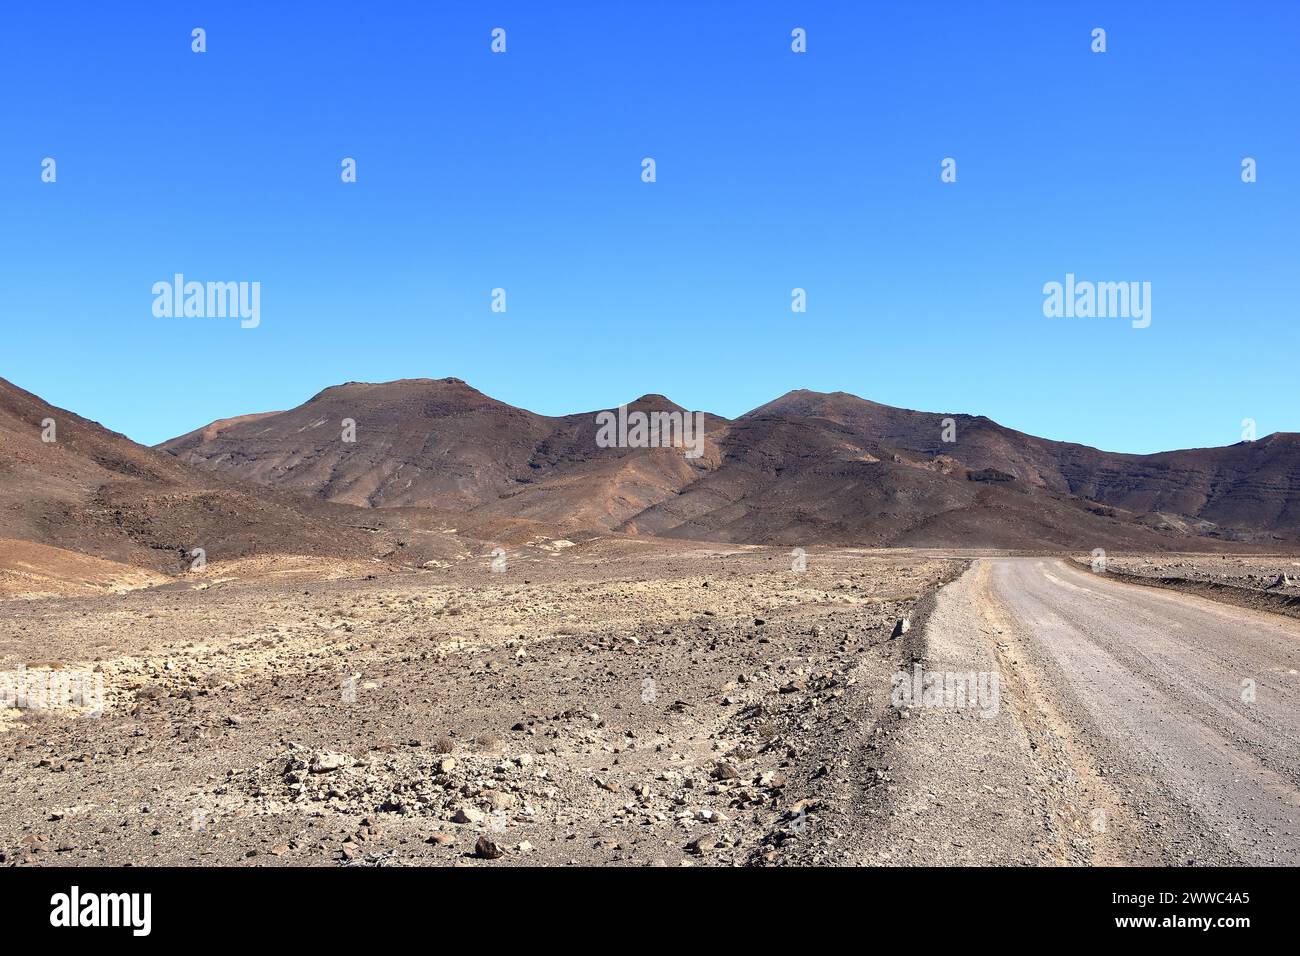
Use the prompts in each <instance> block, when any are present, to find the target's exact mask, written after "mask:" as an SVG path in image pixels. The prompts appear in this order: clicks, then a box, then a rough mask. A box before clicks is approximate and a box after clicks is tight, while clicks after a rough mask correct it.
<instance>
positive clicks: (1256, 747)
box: [895, 558, 1300, 865]
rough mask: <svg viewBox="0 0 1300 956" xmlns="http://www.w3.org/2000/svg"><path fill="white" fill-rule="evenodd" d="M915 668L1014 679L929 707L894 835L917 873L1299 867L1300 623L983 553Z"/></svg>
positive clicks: (918, 712)
mask: <svg viewBox="0 0 1300 956" xmlns="http://www.w3.org/2000/svg"><path fill="white" fill-rule="evenodd" d="M918 659H919V662H920V663H922V664H923V665H924V667H925V668H927V669H928V670H929V671H930V672H931V673H932V674H935V673H938V674H945V673H953V672H970V671H975V672H987V673H996V674H997V675H998V677H999V680H1000V683H999V690H1000V694H999V695H998V699H997V700H996V704H997V706H996V712H995V713H993V712H991V711H992V710H993V708H990V707H989V706H987V705H988V703H989V702H988V701H987V700H983V701H980V704H981V708H976V707H970V706H967V707H961V706H952V703H951V702H949V703H948V704H947V705H946V706H945V705H943V704H942V703H941V702H940V703H939V704H934V705H932V706H917V707H915V708H914V709H913V710H912V711H911V713H912V714H914V715H915V716H914V719H912V720H911V721H910V722H909V726H908V730H907V734H908V738H907V740H906V741H905V745H904V746H903V747H902V748H901V750H900V754H901V758H900V759H902V761H903V763H904V764H905V766H904V768H903V772H902V773H900V774H899V778H900V779H902V780H906V781H909V783H908V785H907V786H906V787H903V788H901V789H902V791H903V792H901V793H900V794H899V797H898V805H899V810H898V814H897V815H898V818H899V819H898V820H897V822H896V823H895V827H896V828H897V829H898V830H899V835H900V839H901V840H903V841H905V842H906V843H907V844H908V845H910V846H911V851H910V852H905V853H904V856H905V857H910V858H911V859H913V860H914V861H915V862H934V863H944V862H970V863H979V862H993V863H1039V864H1041V863H1051V862H1055V863H1121V864H1122V863H1169V864H1182V865H1188V864H1195V865H1203V864H1212V863H1223V864H1233V863H1255V864H1283V865H1286V864H1290V865H1295V864H1297V863H1300V675H1298V674H1297V670H1298V669H1300V624H1298V623H1296V622H1293V621H1288V620H1287V619H1285V618H1282V617H1278V616H1275V615H1269V614H1264V613H1259V612H1253V611H1246V610H1243V609H1240V608H1235V607H1228V606H1224V605H1220V604H1217V603H1215V602H1212V601H1208V600H1205V599H1202V598H1197V597H1191V596H1187V595H1182V594H1178V593H1174V592H1171V591H1164V590H1157V589H1152V588H1146V587H1142V586H1137V585H1132V584H1125V583H1120V582H1117V581H1114V580H1113V579H1108V578H1106V577H1105V576H1104V575H1098V574H1093V573H1090V572H1088V571H1087V570H1085V569H1081V568H1079V567H1078V566H1076V565H1074V564H1072V563H1071V562H1068V561H1063V560H1053V559H1044V558H995V559H984V560H980V561H978V562H976V563H975V564H974V566H973V567H972V568H971V569H970V570H969V571H968V572H967V573H966V574H965V575H964V576H963V577H962V578H961V579H960V580H959V581H957V582H955V583H954V584H952V585H950V586H949V587H948V588H947V589H945V590H944V591H943V592H942V593H941V594H940V595H939V599H938V606H937V608H936V610H935V613H934V615H933V617H932V619H931V621H930V623H929V626H928V627H927V629H926V634H925V640H924V648H923V649H922V650H921V651H920V653H918Z"/></svg>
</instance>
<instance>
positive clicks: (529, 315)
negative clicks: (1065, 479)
mask: <svg viewBox="0 0 1300 956" xmlns="http://www.w3.org/2000/svg"><path fill="white" fill-rule="evenodd" d="M297 6H298V5H291V4H266V3H210V4H200V3H193V4H187V3H168V4H150V5H147V4H143V3H139V4H135V3H123V4H120V5H119V4H100V3H95V4H90V3H82V4H78V3H70V4H63V5H60V7H59V11H58V15H57V16H56V15H55V14H54V13H52V12H51V11H50V9H49V8H47V7H42V6H40V5H23V6H21V7H20V6H18V5H13V4H11V5H7V6H6V7H5V9H4V12H3V14H0V18H2V20H3V23H2V26H0V80H3V83H4V88H5V89H6V90H7V92H6V94H5V95H4V97H3V99H2V100H0V131H2V133H3V139H4V145H3V147H2V148H0V209H3V216H4V225H5V228H4V229H3V230H0V263H3V276H4V283H3V288H4V316H3V328H4V334H3V339H2V341H3V347H2V348H0V376H3V377H5V378H8V379H10V380H11V381H13V382H15V383H16V384H18V385H20V386H22V387H24V388H27V389H29V390H31V391H34V392H36V393H37V394H39V395H41V396H42V397H44V398H46V399H47V400H49V401H51V402H54V403H55V404H57V405H61V406H64V407H67V408H70V409H72V410H73V411H76V412H78V413H80V414H83V415H86V416H87V417H90V418H94V419H96V420H98V421H101V422H103V423H104V424H105V425H107V426H109V427H111V428H114V429H117V430H119V431H123V432H125V433H126V434H128V435H129V436H131V437H132V438H134V439H136V440H138V441H142V442H146V443H154V442H157V441H161V440H163V439H165V438H169V437H171V436H173V435H176V434H179V433H182V432H185V431H188V430H190V429H192V428H195V427H197V426H199V425H201V424H204V423H206V422H207V421H209V420H212V419H214V418H220V417H226V416H230V415H237V414H243V413H247V412H253V411H264V410H269V409H277V408H288V407H292V406H294V405H297V404H299V403H301V402H302V401H304V400H306V399H307V398H309V397H310V396H311V395H313V394H315V393H316V392H317V391H319V390H320V389H322V388H324V387H326V386H328V385H332V384H336V383H339V382H343V381H350V380H361V381H383V380H388V379H394V378H404V377H420V376H429V377H442V376H446V375H454V376H457V377H460V378H463V379H465V380H467V381H468V382H470V383H471V384H472V385H474V386H476V387H477V388H479V389H481V390H483V391H484V392H486V393H488V394H490V395H493V396H494V397H497V398H499V399H502V400H503V401H507V402H510V403H512V404H515V405H521V406H524V407H527V408H530V409H532V410H534V411H538V412H542V413H547V414H563V413H568V412H574V411H582V410H588V409H596V408H602V407H607V406H609V405H613V404H617V403H618V402H620V401H627V400H630V399H633V398H635V397H637V396H639V395H641V394H644V393H647V392H662V393H664V394H667V395H668V396H670V397H671V398H673V399H674V400H675V401H677V402H679V403H681V404H683V405H686V406H688V407H690V408H698V409H704V410H708V411H713V412H716V413H719V414H724V415H736V414H739V413H741V412H744V411H746V410H748V409H750V408H752V407H754V406H757V405H759V404H762V403H763V402H765V401H768V400H770V399H772V398H774V397H776V396H777V395H780V394H782V393H784V392H786V391H788V390H790V389H793V388H811V389H818V390H825V391H832V390H845V391H850V392H853V393H855V394H858V395H861V396H863V397H866V398H870V399H873V400H876V401H880V402H885V403H888V404H892V405H902V406H907V407H912V408H922V409H927V410H934V411H954V412H968V413H972V414H985V415H988V416H990V417H991V418H994V419H996V420H998V421H1000V422H1002V423H1004V424H1006V425H1009V426H1011V427H1014V428H1019V429H1021V430H1024V431H1027V432H1031V433H1034V434H1039V435H1043V436H1046V437H1050V438H1058V439H1067V440H1072V441H1080V442H1084V443H1086V444H1091V445H1097V446H1100V447H1103V448H1107V449H1113V450H1120V451H1144V452H1145V451H1156V450H1160V449H1165V448H1175V447H1191V446H1202V445H1220V444H1230V443H1232V442H1234V441H1236V440H1238V438H1239V437H1240V423H1241V420H1242V419H1243V418H1246V417H1252V418H1254V419H1256V421H1257V422H1258V429H1259V434H1260V435H1261V436H1262V435H1264V434H1266V433H1268V432H1271V431H1279V430H1280V431H1300V403H1297V401H1296V386H1297V380H1298V379H1300V376H1298V375H1297V355H1298V354H1300V350H1298V349H1297V345H1298V344H1300V341H1298V340H1300V325H1298V324H1297V320H1298V319H1300V314H1298V310H1297V305H1296V300H1297V296H1296V293H1295V290H1294V288H1293V283H1294V280H1295V277H1296V276H1297V275H1300V269H1297V253H1298V252H1300V239H1298V238H1297V223H1298V221H1300V217H1298V216H1297V212H1300V122H1297V117H1298V115H1300V114H1297V110H1296V96H1297V94H1296V91H1297V89H1300V56H1298V55H1297V47H1298V44H1300V7H1298V5H1296V4H1293V3H1289V2H1280V0H1279V2H1266V3H1259V4H1253V5H1250V6H1249V7H1246V8H1243V7H1241V6H1240V5H1237V4H1232V3H1219V4H1209V3H1205V4H1197V3H1143V4H1134V3H1128V2H1126V3H1089V4H1084V3H1077V4H1076V3H1050V4H1047V3H1039V2H1025V3H997V2H990V3H979V4H974V3H962V2H950V3H930V2H909V3H863V2H844V3H828V2H815V3H763V2H746V3H740V2H736V3H711V4H704V3H688V2H663V0H659V2H655V3H652V4H623V3H617V4H616V3H608V4H597V3H593V2H563V0H557V2H555V3H548V4H545V5H542V4H537V3H531V2H530V3H478V2H474V3H471V2H465V3H438V4H434V3H410V4H402V3H393V4H383V5H376V6H375V7H374V8H372V7H371V6H369V5H364V4H347V5H337V6H335V5H331V4H329V3H317V4H314V5H313V6H312V7H311V11H312V12H311V13H303V12H296V11H295V9H294V8H296V7H297ZM151 7H156V9H150V8H151ZM543 7H544V9H542V8H543ZM194 27H203V28H204V29H206V31H207V45H208V50H207V52H206V53H203V54H196V53H193V52H192V51H191V49H190V44H191V30H192V29H193V28H194ZM494 27H503V28H505V29H506V31H507V52H506V53H505V54H504V55H494V54H493V53H492V52H491V51H490V49H489V44H490V40H491V37H490V32H491V30H492V29H493V28H494ZM794 27H803V28H805V29H806V30H807V36H808V52H807V53H806V54H803V55H799V54H795V53H793V52H792V51H791V49H790V31H791V30H792V29H793V28H794ZM1094 27H1103V28H1105V29H1106V31H1107V52H1106V53H1104V54H1095V53H1093V52H1092V51H1091V50H1090V43H1091V37H1090V33H1091V31H1092V29H1093V28H1094ZM47 156H48V157H53V158H55V160H56V162H57V164H58V165H57V176H58V178H57V182H55V183H53V184H50V183H43V182H41V161H42V159H43V158H44V157H47ZM647 156H649V157H653V158H654V159H655V161H656V163H657V177H658V180H657V182H655V183H653V184H647V183H643V182H642V181H641V160H642V158H643V157H647ZM1246 156H1250V157H1254V158H1255V159H1256V160H1257V162H1258V177H1259V181H1258V182H1256V183H1254V184H1250V185H1247V184H1244V183H1242V181H1241V176H1240V171H1241V161H1242V158H1243V157H1246ZM343 157H354V158H355V159H356V161H357V164H358V167H357V168H358V182H357V183H355V184H344V183H342V182H341V181H340V176H339V172H340V161H341V160H342V158H343ZM945 157H953V158H955V159H956V160H957V164H958V165H957V170H958V179H957V182H956V183H951V184H945V183H942V182H940V177H939V173H940V162H941V160H942V159H943V158H945ZM176 272H182V273H184V274H185V275H186V277H187V278H189V279H197V280H200V281H207V280H214V281H218V280H220V281H226V280H243V281H258V282H260V283H261V285H262V301H261V325H260V327H258V328H256V329H241V328H240V327H239V323H238V321H237V320H230V319H218V318H188V319H186V318H168V319H164V318H157V317H155V316H154V315H153V312H152V304H153V297H152V294H151V288H152V286H153V284H154V283H155V282H157V281H162V280H170V279H171V277H172V275H173V274H174V273H176ZM1066 273H1074V274H1076V275H1077V276H1078V277H1079V278H1080V279H1093V280H1104V281H1147V282H1150V283H1151V285H1152V303H1151V304H1152V323H1151V326H1150V328H1147V329H1140V330H1139V329H1133V328H1131V327H1130V324H1129V322H1128V321H1126V320H1123V319H1114V318H1111V319H1100V318H1092V319H1082V318H1074V319H1049V318H1045V317H1044V315H1043V311H1042V303H1043V293H1042V287H1043V284H1044V283H1045V282H1049V281H1053V280H1056V281H1062V280H1063V279H1064V277H1065V274H1066ZM497 287H501V288H504V289H506V294H507V303H508V311H507V312H506V313H505V314H500V313H494V312H492V311H491V310H490V302H491V290H492V289H493V288H497ZM794 287H802V288H805V289H806V290H807V296H808V311H807V312H806V313H804V314H794V313H792V312H791V310H790V292H791V289H792V288H794Z"/></svg>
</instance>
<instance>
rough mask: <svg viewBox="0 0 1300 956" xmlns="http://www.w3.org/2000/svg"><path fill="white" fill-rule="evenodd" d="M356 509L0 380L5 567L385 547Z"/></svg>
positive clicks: (18, 570)
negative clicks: (190, 454)
mask: <svg viewBox="0 0 1300 956" xmlns="http://www.w3.org/2000/svg"><path fill="white" fill-rule="evenodd" d="M354 511H356V509H349V508H345V507H343V506H341V505H334V504H330V503H326V502H319V501H313V500H310V499H306V498H301V497H299V496H296V495H291V494H288V493H285V492H278V491H274V490H272V489H267V488H262V487H258V486H255V485H253V486H243V485H240V484H239V483H238V482H237V481H234V480H231V479H230V478H227V477H224V476H221V475H217V474H211V473H205V472H201V471H196V470H194V469H191V468H189V467H187V466H185V465H183V464H182V463H181V462H179V461H178V460H177V459H176V458H175V457H174V456H172V455H168V454H166V453H165V452H161V451H157V450H155V449H152V448H146V447H144V446H142V445H138V444H136V443H135V442H133V441H131V440H130V439H128V438H127V437H126V436H124V435H120V434H118V433H116V432H112V431H109V430H108V429H106V428H104V427H103V426H101V425H99V424H97V423H95V422H92V421H88V420H87V419H85V418H82V417H81V416H79V415H76V414H73V413H72V412H69V411H65V410H63V409H61V408H56V407H54V406H52V405H50V404H48V403H46V402H44V401H42V400H41V399H39V398H37V397H36V396H35V395H32V394H31V393H29V392H26V391H23V390H22V389H20V388H18V387H17V386H15V385H13V384H11V383H10V382H8V381H5V380H4V379H0V544H4V545H5V547H4V548H3V549H0V550H2V551H3V553H0V572H2V573H8V574H24V575H25V574H36V575H42V574H44V573H45V572H46V571H48V570H49V567H50V566H51V565H52V564H60V565H62V566H63V567H64V568H65V570H67V571H68V572H69V573H72V574H81V573H86V574H89V575H91V576H94V575H95V574H97V573H99V572H104V573H106V574H107V573H108V571H109V570H110V569H109V565H110V564H111V565H113V566H118V567H123V568H133V569H146V570H149V571H155V572H162V573H165V574H174V573H178V572H181V571H184V570H186V569H188V568H190V567H191V566H192V565H193V561H194V558H193V552H194V550H195V549H202V550H203V552H204V553H205V555H206V557H207V558H208V559H211V560H213V561H217V560H229V559H232V558H241V557H246V556H249V555H257V554H269V553H277V554H300V555H335V556H340V557H342V556H347V557H354V558H358V559H368V558H369V557H370V556H372V555H373V554H375V553H376V551H377V550H379V551H380V552H382V547H381V546H380V544H379V542H378V540H377V537H376V536H375V535H374V534H373V533H371V532H368V531H364V530H361V529H360V528H359V527H356V524H357V522H356V521H354V520H350V519H351V514H350V513H351V512H354ZM360 514H361V516H363V517H364V515H365V513H364V512H362V513H360ZM16 542H23V546H22V547H19V546H18V545H17V543H16ZM77 555H80V556H90V558H91V560H89V561H86V560H79V559H77V557H76V556H77ZM109 576H110V577H111V574H110V575H109Z"/></svg>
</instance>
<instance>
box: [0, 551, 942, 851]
mask: <svg viewBox="0 0 1300 956" xmlns="http://www.w3.org/2000/svg"><path fill="white" fill-rule="evenodd" d="M805 562H806V565H805ZM432 564H441V565H443V566H442V567H437V566H432V567H430V568H428V569H424V570H407V571H399V572H393V571H392V570H391V569H390V570H388V571H386V572H382V573H378V574H376V573H367V568H366V567H365V566H364V565H352V564H346V563H337V564H334V565H330V566H322V565H321V563H320V562H315V563H313V562H312V561H310V560H308V559H301V560H297V561H294V560H289V559H266V560H265V561H263V562H260V563H257V562H253V563H245V564H244V565H237V566H235V567H234V568H228V569H222V568H221V567H219V566H215V565H214V566H212V567H211V568H209V569H208V570H207V571H206V572H204V573H203V574H192V575H188V576H186V577H184V578H182V579H180V580H178V581H175V582H173V583H168V584H165V585H162V586H153V587H145V588H139V589H135V590H129V591H119V592H117V593H112V592H105V593H99V594H95V595H87V594H72V595H67V596H56V597H49V596H46V597H30V598H18V599H11V600H8V601H5V602H4V605H3V609H4V612H3V615H0V668H2V669H5V670H7V671H10V672H12V671H14V670H16V669H17V668H19V667H20V666H21V667H25V668H26V674H27V676H28V677H29V678H31V677H33V676H34V675H38V674H40V673H41V672H42V670H43V669H45V668H52V669H56V670H59V671H64V672H77V673H81V674H92V675H94V677H93V680H95V681H96V682H99V681H102V713H99V714H98V715H94V714H92V713H89V712H88V711H91V710H93V709H94V707H95V705H96V704H98V703H100V702H99V701H97V700H92V699H91V697H92V696H93V695H87V697H86V699H84V700H82V701H81V703H82V704H83V705H84V706H83V707H82V708H81V710H80V711H78V710H76V709H72V708H60V709H52V710H44V711H42V710H39V709H18V708H9V709H7V710H5V711H3V712H2V716H0V721H2V722H3V724H2V727H3V729H2V730H0V735H2V736H0V742H2V745H3V750H4V761H3V763H2V764H0V777H2V779H0V792H3V794H4V796H3V798H2V799H0V857H2V858H3V860H4V862H5V863H8V864H19V865H50V864H56V865H57V864H92V863H94V864H110V865H124V864H131V863H142V862H150V863H161V864H246V865H279V864H295V865H328V866H401V865H429V864H434V865H494V866H501V865H511V864H550V865H563V864H571V863H578V864H627V865H658V864H664V865H670V866H676V865H683V864H698V865H715V864H716V865H738V864H757V865H767V864H774V865H775V864H783V863H851V862H862V861H868V860H877V859H880V858H881V854H883V855H884V857H883V858H884V860H886V861H887V860H888V859H889V858H890V854H891V847H890V846H887V845H886V844H887V843H888V841H889V835H890V829H889V826H888V822H889V817H890V814H891V813H893V812H894V797H895V795H894V790H895V786H896V781H895V779H894V770H893V764H894V760H895V756H894V754H893V742H894V740H895V739H896V737H897V729H896V728H897V726H898V723H899V721H900V716H899V712H898V711H897V710H895V709H893V708H891V707H890V701H889V691H890V676H891V675H892V674H893V673H895V672H896V671H898V670H899V669H900V668H901V667H905V666H908V665H909V664H910V662H911V660H912V656H913V654H914V652H915V648H914V646H913V643H912V640H911V636H912V634H913V633H914V632H913V631H912V630H911V629H910V627H909V631H908V633H903V634H899V635H898V636H895V632H896V631H902V630H903V628H902V627H899V626H898V625H899V621H900V620H907V621H908V622H909V625H910V624H911V622H912V621H913V620H914V619H916V615H917V609H918V605H919V604H920V603H922V602H923V601H924V600H925V599H926V598H927V596H932V595H933V594H934V592H935V590H936V589H937V588H938V587H939V586H940V585H941V584H942V583H944V582H946V581H949V580H951V579H952V578H954V577H955V576H956V575H958V574H959V573H960V572H961V571H962V570H963V568H964V566H965V562H964V561H962V560H957V559H948V558H943V557H936V556H929V555H926V554H923V553H919V552H911V551H894V552H890V551H881V552H869V551H865V550H853V549H838V550H831V549H827V550H820V549H813V550H811V551H809V552H807V553H806V554H804V555H803V556H802V557H801V556H800V554H797V553H796V554H792V552H791V550H790V549H785V548H765V547H735V546H721V547H715V546H709V545H698V544H689V543H682V542H665V541H653V540H648V541H635V540H630V539H624V538H616V537H615V538H595V539H591V540H589V541H586V542H583V543H579V544H573V545H572V546H570V542H567V541H562V540H560V541H557V540H549V541H542V542H538V543H535V544H533V545H531V546H523V547H519V548H515V549H511V550H505V551H504V552H503V554H497V555H495V556H494V555H492V554H491V553H486V554H478V555H470V556H467V557H464V558H462V559H459V560H451V561H447V562H434V563H432ZM494 565H495V567H496V570H494ZM797 567H806V569H805V570H797V569H796V568H797ZM894 852H895V853H897V852H898V851H897V848H894ZM936 862H937V861H936Z"/></svg>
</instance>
